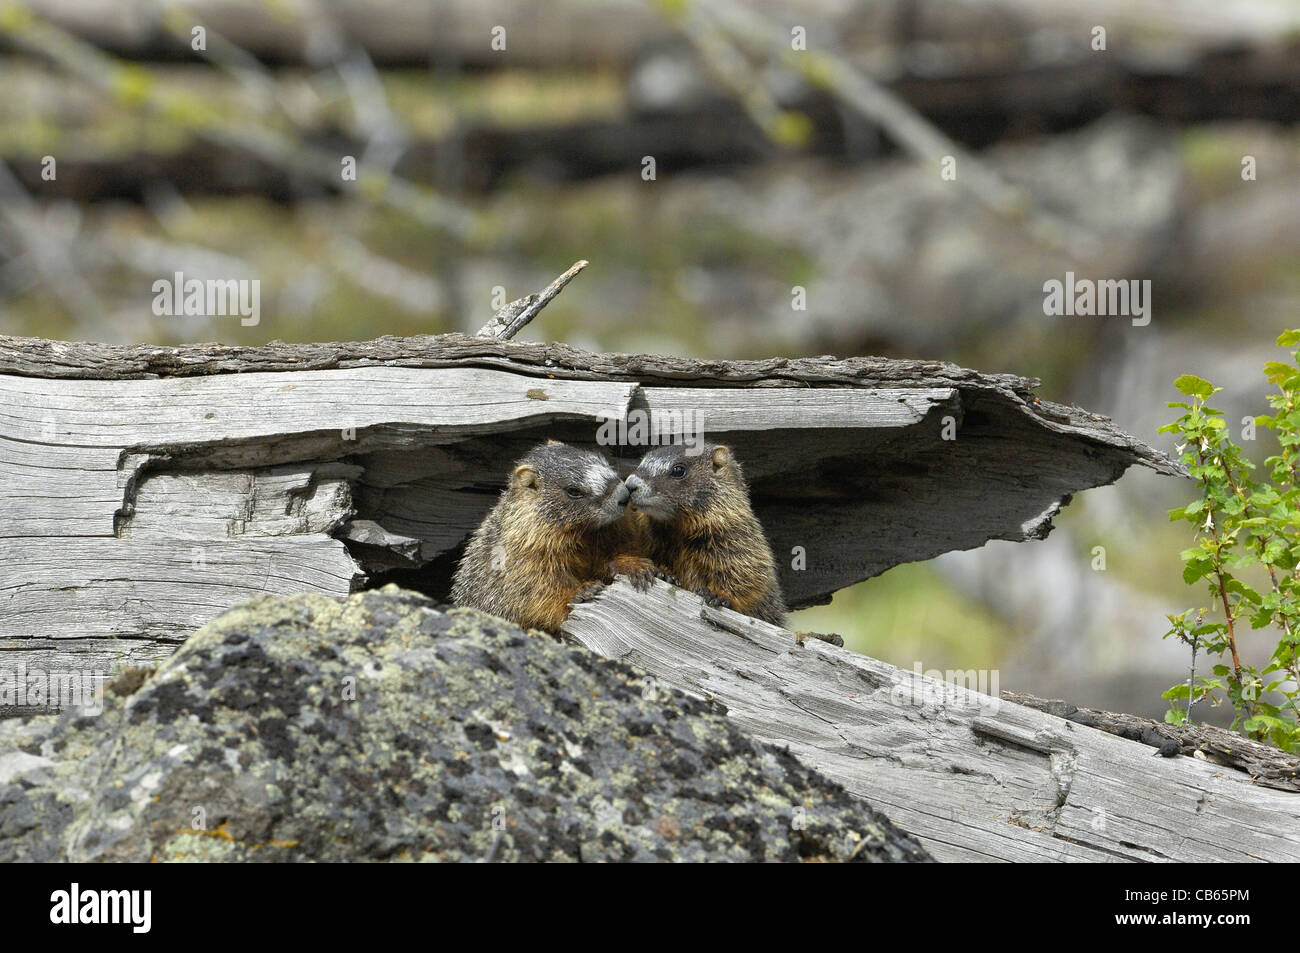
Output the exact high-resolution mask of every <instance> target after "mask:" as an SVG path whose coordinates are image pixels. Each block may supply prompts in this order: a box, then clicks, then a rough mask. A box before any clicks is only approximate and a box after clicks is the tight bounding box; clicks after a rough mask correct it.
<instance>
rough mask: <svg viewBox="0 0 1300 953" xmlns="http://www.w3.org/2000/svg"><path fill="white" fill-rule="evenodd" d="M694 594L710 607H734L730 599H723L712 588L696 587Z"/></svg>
mask: <svg viewBox="0 0 1300 953" xmlns="http://www.w3.org/2000/svg"><path fill="white" fill-rule="evenodd" d="M695 594H696V595H697V596H699V597H700V598H701V599H703V600H704V604H705V605H706V606H709V607H710V608H712V609H735V608H736V607H735V606H734V605H732V604H731V600H730V599H725V598H723V597H722V596H720V595H718V594H717V593H716V592H714V591H713V590H712V589H696V590H695Z"/></svg>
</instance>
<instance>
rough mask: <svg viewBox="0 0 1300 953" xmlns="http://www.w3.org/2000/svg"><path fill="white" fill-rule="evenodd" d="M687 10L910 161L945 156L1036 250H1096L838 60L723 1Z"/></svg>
mask: <svg viewBox="0 0 1300 953" xmlns="http://www.w3.org/2000/svg"><path fill="white" fill-rule="evenodd" d="M693 7H695V8H698V9H700V10H703V11H706V12H707V13H708V14H709V15H711V16H712V17H713V18H714V20H715V21H716V22H717V23H719V24H724V23H725V24H726V25H727V28H728V29H730V30H732V31H733V32H734V33H735V34H736V35H737V36H739V37H743V39H744V40H745V41H746V42H748V43H750V44H751V45H753V46H755V47H757V48H758V49H760V50H762V51H764V52H765V53H766V54H768V55H770V56H772V57H773V58H774V59H777V60H778V61H779V62H782V63H784V64H785V65H787V66H788V67H790V68H791V69H794V70H795V71H796V72H798V73H799V74H800V75H802V76H803V78H804V80H805V81H806V82H808V83H809V84H811V85H813V86H815V87H819V88H822V89H826V90H828V91H829V92H831V93H832V94H833V95H835V96H836V97H837V98H838V99H840V100H841V101H842V102H843V103H845V104H846V105H847V106H848V107H850V108H851V109H853V110H855V111H856V112H858V113H860V114H861V115H862V116H864V117H865V118H866V119H868V120H870V121H871V122H873V123H875V124H876V125H878V126H880V127H881V128H882V129H884V130H885V132H886V133H887V134H888V135H889V137H890V138H891V139H893V140H894V141H895V142H896V143H898V145H899V146H901V147H902V148H903V149H905V150H906V151H907V152H910V153H911V154H912V155H913V156H915V157H916V158H917V159H920V160H922V161H923V162H927V163H935V164H937V163H938V162H939V161H940V160H941V159H942V158H943V157H944V156H952V157H953V158H954V159H955V160H956V161H957V164H958V167H959V169H960V172H959V173H958V174H957V175H956V177H955V181H956V182H957V183H958V184H959V185H961V186H964V187H965V188H966V190H967V191H968V192H969V193H970V194H971V196H972V197H973V198H975V199H976V200H977V201H978V202H980V203H981V204H982V205H984V206H985V207H987V208H989V209H990V210H992V211H993V212H995V213H996V214H998V215H1000V216H1002V217H1003V218H1005V219H1008V220H1010V221H1012V222H1015V223H1017V224H1019V225H1021V226H1022V227H1023V228H1025V230H1026V231H1027V232H1028V233H1029V234H1030V235H1031V236H1032V237H1033V238H1035V239H1036V240H1037V241H1039V242H1041V243H1042V244H1045V245H1048V246H1050V247H1052V248H1055V249H1057V250H1058V251H1063V252H1066V253H1069V254H1071V255H1076V256H1078V255H1083V254H1087V253H1089V252H1090V251H1091V250H1092V249H1095V248H1096V247H1097V245H1098V242H1097V239H1096V237H1095V236H1094V235H1092V234H1091V233H1090V232H1089V231H1087V230H1086V229H1084V228H1083V226H1081V225H1080V224H1079V223H1078V222H1073V221H1069V220H1066V219H1064V218H1061V217H1059V216H1057V215H1054V214H1052V213H1050V212H1048V211H1046V210H1044V209H1042V208H1037V207H1035V206H1033V204H1032V202H1031V198H1030V196H1029V194H1028V192H1026V191H1025V190H1024V189H1023V188H1020V187H1018V186H1014V185H1011V184H1010V183H1008V182H1006V181H1005V180H1004V179H1003V178H1002V177H1001V176H1000V175H998V174H997V173H996V172H994V171H993V170H992V169H990V168H988V167H987V166H985V165H984V164H983V163H982V162H980V161H979V160H978V159H976V158H975V157H974V156H973V155H971V154H970V153H969V152H967V151H966V150H965V149H963V148H962V147H961V146H959V145H958V144H957V143H956V142H954V141H953V140H952V139H950V138H949V137H948V136H946V135H944V133H943V132H941V131H940V130H939V129H938V128H937V127H936V126H935V125H934V124H933V123H931V122H930V121H929V120H927V119H926V118H925V117H924V116H922V115H921V114H920V113H919V112H917V111H916V110H915V109H914V108H912V106H910V105H909V104H908V103H906V102H904V101H903V100H902V99H900V98H899V97H897V96H895V95H894V94H893V93H892V92H890V91H889V90H888V89H886V88H885V87H883V86H881V85H880V84H879V83H877V82H876V81H875V80H873V79H871V78H870V77H868V76H866V75H865V74H863V73H862V72H861V71H860V70H858V69H857V68H855V67H854V66H853V64H851V63H850V62H849V61H848V60H847V59H845V58H844V57H842V56H839V55H837V54H835V53H833V52H830V51H827V50H818V51H816V52H813V51H795V50H793V49H791V48H789V45H788V43H787V39H788V37H789V33H788V31H782V29H781V28H779V27H777V26H775V25H774V24H772V23H771V22H769V21H768V20H767V19H766V18H765V17H764V16H763V15H762V14H760V13H757V12H755V11H754V10H752V9H750V8H748V7H746V6H743V5H741V4H736V3H732V2H730V0H695V2H694V3H693Z"/></svg>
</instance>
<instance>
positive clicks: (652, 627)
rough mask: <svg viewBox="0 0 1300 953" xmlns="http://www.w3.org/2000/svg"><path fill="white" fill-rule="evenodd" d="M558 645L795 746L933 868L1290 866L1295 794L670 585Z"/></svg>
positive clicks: (624, 589) (587, 612)
mask: <svg viewBox="0 0 1300 953" xmlns="http://www.w3.org/2000/svg"><path fill="white" fill-rule="evenodd" d="M565 634H566V636H567V637H568V638H570V639H571V640H572V641H574V642H576V643H578V644H579V645H583V646H585V647H587V648H589V649H591V650H592V651H594V652H596V653H597V654H598V655H601V656H603V657H605V658H611V659H618V660H620V661H623V662H627V663H629V664H631V665H634V666H636V667H637V668H640V669H644V670H645V671H646V672H648V673H649V674H650V675H652V676H653V677H654V678H655V679H657V680H658V681H660V682H662V683H663V684H664V685H667V686H670V687H672V688H677V689H681V690H683V691H687V692H690V693H693V694H695V695H699V696H703V697H704V698H706V699H709V700H711V701H712V702H714V703H715V704H717V705H719V706H721V707H722V708H723V709H725V710H726V712H727V714H728V715H729V716H730V718H731V719H732V720H733V721H734V722H735V723H736V724H737V725H739V726H740V727H741V728H742V729H744V730H746V731H748V732H749V733H750V734H752V735H753V736H755V737H756V738H759V739H760V740H762V741H766V742H770V743H773V744H779V745H788V746H789V749H790V751H791V752H792V753H793V754H794V755H795V756H796V757H797V758H799V760H800V761H802V762H803V763H804V764H806V765H808V766H809V767H810V768H813V769H814V770H815V771H817V772H819V773H820V774H823V775H825V776H826V777H829V778H831V779H832V780H834V781H838V782H839V783H840V784H842V785H844V787H845V788H846V789H847V790H848V791H849V792H850V793H851V794H854V795H857V796H858V797H862V798H865V799H866V800H868V801H870V803H871V804H873V805H875V806H876V807H878V808H879V809H881V810H882V811H884V812H885V813H886V814H887V815H888V816H889V818H890V819H891V820H892V821H894V823H896V824H897V825H898V826H899V827H901V828H902V829H904V830H906V831H908V832H909V833H911V834H913V835H914V836H916V837H917V838H918V839H919V840H920V841H921V843H922V844H923V845H924V846H925V848H926V849H927V850H928V851H930V853H931V854H933V855H934V857H935V859H937V860H941V861H991V860H1001V861H1067V860H1068V861H1113V860H1129V861H1182V862H1196V861H1225V860H1226V861H1291V862H1294V861H1297V860H1300V794H1297V793H1295V792H1293V791H1282V790H1274V789H1271V788H1266V787H1263V786H1260V785H1257V784H1255V783H1254V779H1253V778H1252V776H1251V774H1250V773H1248V772H1247V771H1243V770H1239V769H1237V768H1234V767H1231V766H1221V765H1216V764H1212V763H1209V762H1208V761H1203V760H1199V759H1196V758H1193V757H1161V756H1160V752H1158V751H1155V750H1153V749H1152V748H1151V747H1149V746H1148V745H1146V744H1143V743H1141V742H1138V741H1131V740H1127V739H1126V738H1123V737H1117V736H1116V735H1114V734H1110V733H1107V732H1105V731H1102V730H1098V729H1097V728H1092V727H1088V726H1086V725H1083V724H1080V723H1077V722H1075V721H1072V720H1067V718H1064V717H1058V716H1056V715H1053V714H1049V713H1047V712H1044V711H1040V710H1037V709H1035V708H1030V707H1027V706H1025V705H1021V704H1017V703H1015V702H1013V701H1010V700H1008V699H1005V698H998V697H993V696H991V695H986V694H982V693H980V692H978V691H974V690H972V689H970V688H969V687H967V686H965V685H957V684H949V683H945V682H941V681H938V680H935V679H933V678H930V677H927V676H925V675H922V674H918V673H916V672H909V671H907V670H905V669H900V668H896V667H894V666H892V665H887V664H885V663H884V662H879V661H876V660H875V659H871V658H867V657H866V656H863V655H858V654H856V653H854V652H851V651H847V650H845V649H842V648H837V647H835V646H832V645H828V644H826V643H824V642H822V641H819V640H813V639H807V640H798V639H796V638H795V636H794V634H793V633H791V632H786V631H783V630H781V629H778V628H776V627H775V626H771V625H768V624H767V623H765V622H761V621H759V620H757V619H751V618H749V617H748V616H743V615H739V614H737V613H735V612H731V611H728V610H725V609H713V608H709V607H707V606H705V605H704V603H703V601H702V600H701V599H700V598H699V597H697V596H695V595H692V594H691V593H688V592H685V591H683V590H680V589H676V588H674V587H671V586H668V585H667V584H665V583H656V584H655V585H654V587H653V588H652V589H651V591H650V592H648V593H639V592H636V591H634V590H633V589H632V587H631V586H630V585H629V584H628V583H626V582H624V581H617V582H615V584H614V585H612V586H610V587H609V588H608V589H606V590H605V591H604V592H603V593H601V595H600V596H598V597H597V598H596V600H595V601H593V602H590V603H584V604H582V605H579V606H576V607H575V608H574V610H573V614H572V615H571V617H570V618H569V621H568V622H567V624H566V626H565ZM1118 717H1124V716H1118Z"/></svg>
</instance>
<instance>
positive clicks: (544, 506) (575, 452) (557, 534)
mask: <svg viewBox="0 0 1300 953" xmlns="http://www.w3.org/2000/svg"><path fill="white" fill-rule="evenodd" d="M599 464H603V465H604V467H605V468H606V469H608V470H609V477H608V480H607V482H606V483H605V486H604V488H603V489H602V490H601V491H599V492H596V491H594V490H592V488H591V487H590V486H588V485H587V480H588V475H589V474H590V473H591V472H592V470H593V468H594V467H597V466H598V465H599ZM570 487H573V488H576V489H582V490H584V492H585V494H586V495H585V496H583V497H582V498H579V499H573V498H570V497H569V496H568V494H567V491H568V488H570ZM621 488H622V483H621V481H619V480H618V477H617V476H615V475H614V472H613V470H612V468H609V466H608V463H607V462H605V461H604V460H603V458H602V457H600V456H599V455H598V454H595V453H592V452H591V451H587V450H579V449H577V448H573V447H568V446H566V445H564V444H561V443H556V442H555V441H548V442H547V443H546V444H543V445H542V446H540V447H536V448H534V449H533V450H532V451H531V452H530V453H529V454H528V455H527V456H525V457H524V458H523V459H522V460H520V461H519V462H518V464H516V466H515V470H514V473H513V475H512V477H511V481H510V486H509V487H508V488H507V489H506V490H505V491H504V492H503V493H502V494H501V497H500V499H499V500H498V501H497V504H496V506H494V507H493V508H492V510H491V512H489V513H488V515H487V517H486V518H485V519H484V520H483V523H482V524H481V525H480V526H479V528H478V530H476V531H475V533H474V535H473V536H472V537H471V538H470V541H469V543H468V545H467V546H466V548H465V554H464V556H462V557H461V561H460V566H459V568H458V569H457V570H456V578H455V580H454V582H453V585H452V591H451V595H452V601H453V602H455V603H456V605H460V606H474V607H476V608H479V609H483V610H484V611H486V612H491V613H493V614H494V615H499V616H502V617H503V618H506V619H509V620H510V621H512V622H515V623H517V624H519V625H521V626H523V627H525V628H534V629H543V630H545V631H547V632H551V633H558V632H559V630H560V626H561V625H562V624H563V623H564V620H565V619H566V618H568V615H569V607H570V603H572V602H574V601H575V600H576V601H581V600H583V599H585V598H589V597H590V596H591V595H592V594H594V592H596V591H597V590H598V589H599V588H601V587H602V586H603V585H604V584H605V583H608V582H610V581H612V579H613V577H614V576H615V575H617V574H619V573H627V574H630V575H631V576H632V577H633V582H634V583H635V584H637V585H639V586H645V585H648V584H649V580H650V578H651V575H650V570H651V569H652V568H653V564H652V563H651V562H650V561H649V560H648V559H646V558H645V557H644V556H641V555H638V554H640V553H644V552H645V551H646V548H647V543H646V541H645V536H644V532H645V531H644V524H643V522H641V521H639V519H638V516H637V514H635V513H634V512H629V510H630V508H627V507H625V506H624V505H622V504H619V503H618V497H622V498H623V499H624V502H625V500H626V496H625V494H623V493H622V490H621Z"/></svg>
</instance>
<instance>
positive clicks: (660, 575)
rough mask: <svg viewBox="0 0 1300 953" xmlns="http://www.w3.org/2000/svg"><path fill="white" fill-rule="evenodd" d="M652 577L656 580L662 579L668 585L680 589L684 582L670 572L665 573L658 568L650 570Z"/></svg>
mask: <svg viewBox="0 0 1300 953" xmlns="http://www.w3.org/2000/svg"><path fill="white" fill-rule="evenodd" d="M650 575H652V576H654V577H655V578H656V579H662V580H663V581H664V582H666V583H668V585H670V586H676V587H677V588H678V589H680V588H681V586H682V581H681V580H680V579H678V578H677V577H676V576H674V575H673V574H672V573H670V572H665V571H664V570H662V569H660V568H659V567H658V566H655V568H654V569H652V570H650Z"/></svg>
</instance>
